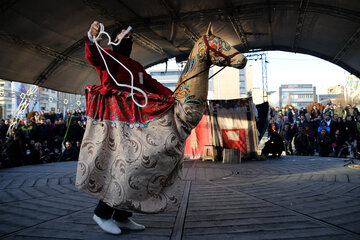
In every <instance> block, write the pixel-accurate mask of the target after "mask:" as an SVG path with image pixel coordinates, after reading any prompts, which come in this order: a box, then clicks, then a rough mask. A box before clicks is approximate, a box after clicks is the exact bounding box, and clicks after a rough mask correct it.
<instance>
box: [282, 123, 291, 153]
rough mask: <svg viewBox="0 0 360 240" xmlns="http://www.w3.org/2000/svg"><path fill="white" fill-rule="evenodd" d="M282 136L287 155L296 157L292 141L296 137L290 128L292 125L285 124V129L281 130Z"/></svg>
mask: <svg viewBox="0 0 360 240" xmlns="http://www.w3.org/2000/svg"><path fill="white" fill-rule="evenodd" d="M280 136H281V138H282V139H283V142H284V150H285V153H286V155H290V154H291V155H294V152H293V149H292V145H291V143H292V140H293V137H294V132H293V130H292V129H291V127H290V124H289V123H288V122H287V123H285V124H284V127H283V128H282V129H281V130H280Z"/></svg>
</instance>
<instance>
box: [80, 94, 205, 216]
mask: <svg viewBox="0 0 360 240" xmlns="http://www.w3.org/2000/svg"><path fill="white" fill-rule="evenodd" d="M96 94H98V93H95V94H92V95H91V94H90V95H91V96H89V94H88V95H87V105H88V104H89V101H91V100H89V98H93V99H96V98H102V101H100V103H99V105H97V107H98V108H102V109H107V107H108V106H107V102H108V101H115V102H117V103H121V104H123V102H124V101H122V100H121V99H120V98H122V97H123V96H122V95H121V94H120V95H114V94H110V95H108V96H105V97H104V96H94V95H96ZM111 99H115V100H111ZM121 104H120V105H119V109H123V108H126V107H129V105H126V106H124V105H121ZM112 106H113V105H112ZM134 109H135V110H136V111H138V109H136V108H134ZM164 109H165V108H163V110H164ZM163 110H161V111H163ZM87 111H88V110H87ZM89 111H90V110H89ZM93 111H97V110H95V109H93ZM105 112H106V111H105ZM109 114H110V113H109ZM202 114H203V112H202V111H200V110H196V109H192V108H191V107H189V106H188V105H184V104H182V103H180V102H177V101H175V100H173V102H172V103H171V105H168V107H167V108H166V111H163V112H161V114H157V115H156V116H155V115H154V114H151V112H150V114H148V115H139V116H148V119H147V120H146V118H141V119H140V118H135V119H134V121H131V120H128V121H124V119H123V118H122V116H118V115H119V114H115V115H108V116H115V118H114V119H113V118H112V117H104V116H105V115H104V114H103V115H102V117H101V115H97V116H98V117H97V118H94V115H92V114H87V117H88V120H87V127H86V131H85V134H84V138H83V141H82V145H81V149H80V155H79V162H78V168H77V174H76V187H78V188H79V189H81V190H83V191H84V192H86V193H88V194H90V195H92V196H94V197H96V198H98V199H100V200H102V201H104V202H105V203H107V204H108V205H109V206H112V207H114V208H117V209H123V210H132V211H137V212H143V213H158V212H162V211H164V210H166V209H169V208H173V207H176V206H177V205H178V203H179V199H178V197H179V193H180V192H181V184H180V183H181V182H180V180H181V170H182V166H183V156H184V148H185V141H186V138H187V137H188V135H189V134H190V131H191V129H192V128H194V127H195V126H196V125H197V123H198V122H199V121H200V119H201V117H202ZM149 116H150V117H149ZM109 118H110V119H109ZM149 118H151V119H149ZM133 123H135V124H133ZM141 124H146V125H143V126H141Z"/></svg>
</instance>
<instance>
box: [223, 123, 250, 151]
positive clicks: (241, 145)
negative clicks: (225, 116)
mask: <svg viewBox="0 0 360 240" xmlns="http://www.w3.org/2000/svg"><path fill="white" fill-rule="evenodd" d="M221 132H222V137H223V141H224V147H225V148H233V149H238V150H241V152H243V153H244V154H246V153H247V150H246V141H245V129H222V130H221ZM230 136H231V137H230ZM234 137H236V139H235V138H234Z"/></svg>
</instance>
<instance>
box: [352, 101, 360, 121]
mask: <svg viewBox="0 0 360 240" xmlns="http://www.w3.org/2000/svg"><path fill="white" fill-rule="evenodd" d="M352 108H353V109H354V115H353V116H354V117H355V118H356V117H357V116H359V109H358V108H357V107H356V104H353V106H352Z"/></svg>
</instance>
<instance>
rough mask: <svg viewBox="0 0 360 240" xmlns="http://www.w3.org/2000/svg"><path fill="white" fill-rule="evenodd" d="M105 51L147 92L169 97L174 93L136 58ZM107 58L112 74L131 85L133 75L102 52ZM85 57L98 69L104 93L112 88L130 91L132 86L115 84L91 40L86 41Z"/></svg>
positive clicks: (121, 81)
mask: <svg viewBox="0 0 360 240" xmlns="http://www.w3.org/2000/svg"><path fill="white" fill-rule="evenodd" d="M105 51H107V52H108V53H110V54H111V55H112V56H114V57H115V58H116V59H118V60H119V61H120V62H121V63H122V64H124V65H125V66H126V67H127V68H128V69H129V70H130V71H131V72H132V74H133V76H134V86H135V87H138V88H140V89H143V90H145V91H147V92H151V93H156V94H159V95H163V96H165V97H169V96H171V95H172V91H171V90H170V89H168V88H167V87H164V86H163V85H162V84H161V83H159V82H158V81H156V80H155V79H153V78H152V77H151V76H150V75H149V74H147V73H146V71H145V69H144V67H143V66H142V65H141V64H140V63H138V62H136V61H135V60H133V59H131V58H128V57H126V56H124V55H121V54H119V53H115V52H113V51H111V50H110V49H108V48H105ZM102 55H103V56H104V58H105V60H106V64H107V66H108V68H109V71H110V73H111V75H113V77H114V78H115V79H116V80H117V82H118V83H120V84H127V85H131V76H130V73H129V72H128V71H127V70H126V69H125V68H123V67H122V66H121V65H120V64H118V63H117V62H115V60H114V59H112V58H111V57H109V56H108V55H107V54H106V53H104V52H102ZM85 58H86V59H87V60H88V61H89V62H90V64H91V65H93V66H94V67H95V69H96V71H97V72H98V74H99V77H100V81H101V86H102V87H103V89H102V90H101V93H102V94H106V93H107V92H109V91H110V89H114V88H115V89H119V90H124V91H128V92H130V91H131V89H130V88H126V87H119V86H117V85H116V84H115V82H114V80H112V78H111V77H110V76H109V74H108V73H107V71H106V67H105V65H104V62H103V60H102V58H101V56H100V54H99V52H98V50H97V49H96V46H95V44H93V43H91V42H90V41H89V40H86V41H85ZM140 72H142V74H143V84H141V83H140V81H139V73H140ZM134 93H138V91H136V90H134Z"/></svg>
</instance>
